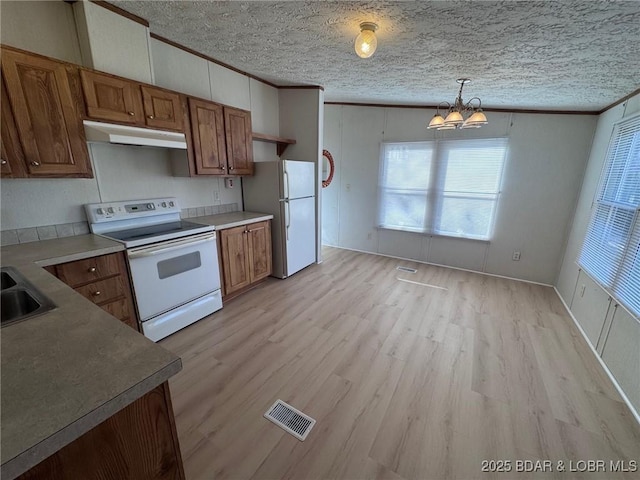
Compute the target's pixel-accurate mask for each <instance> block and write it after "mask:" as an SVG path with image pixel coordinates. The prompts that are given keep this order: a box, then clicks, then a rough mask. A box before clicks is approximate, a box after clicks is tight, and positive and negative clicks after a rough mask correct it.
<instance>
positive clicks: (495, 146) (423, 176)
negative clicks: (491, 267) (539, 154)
mask: <svg viewBox="0 0 640 480" xmlns="http://www.w3.org/2000/svg"><path fill="white" fill-rule="evenodd" d="M506 152H507V139H506V138H490V139H482V140H438V141H433V142H414V143H383V144H382V149H381V162H380V163H381V165H380V179H379V180H380V184H379V198H378V226H379V227H381V228H389V229H392V230H406V231H409V232H421V233H433V234H438V235H448V236H453V237H464V238H475V239H479V240H488V239H489V237H490V236H491V228H492V226H493V219H494V216H495V212H496V206H497V203H498V196H499V194H500V181H501V177H502V170H503V166H504V162H505V157H506Z"/></svg>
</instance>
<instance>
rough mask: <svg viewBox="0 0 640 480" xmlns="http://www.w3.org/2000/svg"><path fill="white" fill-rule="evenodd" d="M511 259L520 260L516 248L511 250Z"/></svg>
mask: <svg viewBox="0 0 640 480" xmlns="http://www.w3.org/2000/svg"><path fill="white" fill-rule="evenodd" d="M511 260H514V261H516V262H517V261H519V260H520V252H519V251H518V250H514V251H513V256H512V257H511Z"/></svg>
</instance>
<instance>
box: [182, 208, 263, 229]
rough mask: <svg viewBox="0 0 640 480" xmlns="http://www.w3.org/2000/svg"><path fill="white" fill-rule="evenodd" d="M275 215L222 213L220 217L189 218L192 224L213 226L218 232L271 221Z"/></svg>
mask: <svg viewBox="0 0 640 480" xmlns="http://www.w3.org/2000/svg"><path fill="white" fill-rule="evenodd" d="M272 218H273V215H271V214H269V213H258V212H231V213H221V214H219V215H207V216H205V217H193V218H189V219H188V220H189V221H190V222H196V223H204V224H205V225H213V226H215V227H216V230H222V229H224V228H232V227H239V226H240V225H246V224H248V223H253V222H261V221H262V220H271V219H272Z"/></svg>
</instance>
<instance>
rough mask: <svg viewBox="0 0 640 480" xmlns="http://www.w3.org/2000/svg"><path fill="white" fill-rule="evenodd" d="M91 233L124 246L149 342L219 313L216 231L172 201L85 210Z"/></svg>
mask: <svg viewBox="0 0 640 480" xmlns="http://www.w3.org/2000/svg"><path fill="white" fill-rule="evenodd" d="M85 210H86V213H87V218H88V220H89V225H90V227H91V231H92V232H93V233H94V234H96V235H100V236H103V237H105V238H109V239H111V240H115V241H118V242H120V243H123V244H124V246H125V247H126V249H127V258H128V261H129V269H130V272H131V281H132V284H133V290H134V294H135V299H136V305H137V309H138V315H139V318H140V320H141V322H142V331H143V333H144V334H145V336H147V337H148V338H150V339H151V340H153V341H158V340H160V339H162V338H164V337H166V336H168V335H171V334H172V333H174V332H176V331H178V330H180V329H182V328H184V327H186V326H188V325H190V324H192V323H194V322H196V321H198V320H200V319H202V318H204V317H206V316H207V315H210V314H211V313H213V312H215V311H217V310H219V309H221V308H222V294H221V291H220V268H219V265H218V250H217V243H216V232H215V227H213V226H211V225H202V224H198V223H193V222H188V221H185V220H181V219H180V207H179V205H178V200H177V199H176V198H173V197H167V198H154V199H148V200H129V201H122V202H107V203H93V204H88V205H85Z"/></svg>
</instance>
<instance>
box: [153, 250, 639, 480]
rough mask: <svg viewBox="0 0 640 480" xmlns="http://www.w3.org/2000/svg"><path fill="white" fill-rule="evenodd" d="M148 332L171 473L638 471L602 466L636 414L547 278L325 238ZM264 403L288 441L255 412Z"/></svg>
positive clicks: (635, 437) (370, 475)
mask: <svg viewBox="0 0 640 480" xmlns="http://www.w3.org/2000/svg"><path fill="white" fill-rule="evenodd" d="M397 265H405V266H411V267H413V268H416V269H417V270H418V272H417V273H415V274H411V273H405V272H401V271H398V270H396V268H395V267H396V266H397ZM402 280H408V282H407V281H402ZM410 282H414V283H410ZM424 284H428V285H433V286H437V287H441V288H433V287H430V286H426V285H424ZM161 343H162V345H163V346H164V347H166V348H168V349H169V350H171V351H173V352H175V353H177V354H178V355H180V356H181V357H182V360H183V363H184V369H183V371H182V372H181V373H180V374H178V375H176V376H175V377H174V378H173V379H172V380H171V382H170V386H171V390H172V397H173V407H174V410H175V413H176V424H177V429H178V434H179V437H180V444H181V449H182V455H183V458H184V462H185V471H186V475H187V478H188V479H216V480H222V479H227V478H237V479H321V478H327V479H365V478H366V479H392V480H401V479H407V480H409V479H438V480H440V479H449V478H455V479H474V478H481V479H488V478H504V479H507V478H509V479H511V478H517V479H527V478H544V479H552V478H563V479H564V478H588V479H609V478H635V479H637V478H640V473H637V472H636V473H626V474H620V473H612V472H611V468H612V467H611V465H610V463H609V462H610V461H614V464H615V462H617V461H624V464H622V463H619V464H618V466H619V467H620V466H623V468H628V467H630V468H628V469H631V470H632V469H633V468H632V467H633V463H629V462H632V461H640V427H639V426H638V424H637V423H636V422H635V419H634V418H633V416H632V415H631V413H630V412H629V410H628V409H627V407H626V405H625V404H624V403H623V402H622V400H621V399H620V397H619V395H618V393H617V392H616V390H615V389H614V387H613V385H612V384H611V382H610V381H609V379H608V377H607V376H606V375H605V373H604V372H603V371H602V369H601V367H600V365H599V364H598V362H597V360H596V359H595V358H594V357H593V355H592V353H591V351H590V350H589V348H588V346H587V345H586V343H585V341H584V340H583V338H582V337H581V335H580V334H579V332H578V331H577V329H576V328H575V326H574V325H573V323H572V321H571V319H570V318H569V316H568V315H567V313H566V312H565V311H564V308H563V306H562V304H561V302H560V300H559V299H558V297H557V296H556V294H555V292H554V291H553V289H551V288H548V287H542V286H538V285H531V284H527V283H523V282H517V281H512V280H506V279H500V278H494V277H489V276H483V275H479V274H474V273H470V272H464V271H458V270H453V269H447V268H441V267H434V266H427V265H422V264H417V263H412V262H406V261H399V260H395V259H390V258H385V257H380V256H373V255H367V254H360V253H355V252H350V251H346V250H339V249H334V248H326V249H325V250H324V263H322V264H321V265H314V266H311V267H309V268H307V269H305V270H303V271H302V272H300V273H298V274H296V275H295V276H293V277H291V278H289V279H287V280H284V281H283V280H276V279H269V280H268V281H267V282H266V283H264V284H262V285H261V286H260V287H258V288H256V289H255V290H253V291H251V292H249V293H247V294H245V295H243V296H241V297H239V298H237V299H235V300H233V301H231V302H229V303H228V304H225V307H224V309H223V310H221V311H220V312H217V313H215V314H214V315H213V316H211V317H209V318H206V319H204V320H202V321H200V322H198V323H196V324H194V325H192V326H190V327H188V328H186V329H184V330H182V331H181V332H178V333H176V334H174V335H172V336H171V337H169V338H168V339H166V340H164V341H162V342H161ZM278 398H280V399H282V400H284V401H285V402H288V403H290V404H291V405H292V406H294V407H296V408H297V409H299V410H302V411H303V412H304V413H306V414H308V415H310V416H311V417H313V418H315V419H316V421H317V423H316V425H315V427H314V428H313V430H312V431H311V433H310V434H309V436H308V437H307V439H306V440H305V441H304V442H300V441H298V440H297V439H296V438H294V437H293V436H291V435H289V434H287V433H285V432H284V431H283V430H281V429H280V428H278V427H277V426H275V425H273V424H272V423H270V422H268V421H267V420H265V419H264V418H263V417H262V415H263V413H264V412H265V411H266V410H267V409H268V408H269V407H270V406H271V404H272V403H273V402H274V401H275V400H277V399H278ZM505 460H506V461H510V462H511V464H510V466H511V471H510V472H508V473H502V474H498V473H491V471H492V470H495V469H496V468H498V467H500V466H502V467H503V468H504V469H507V468H509V466H508V465H509V464H507V463H506V462H505V463H502V464H500V463H499V462H500V461H505ZM517 460H522V461H523V460H531V461H533V462H535V461H537V460H540V461H544V460H548V461H551V462H553V463H552V465H551V468H552V470H553V471H551V472H549V471H547V472H538V473H535V472H533V473H527V472H521V471H518V470H522V469H523V468H524V466H525V465H523V464H516V461H517ZM589 460H592V461H596V460H604V471H603V470H602V468H601V466H602V464H592V465H591V467H589V464H587V463H586V462H587V461H589ZM483 461H487V462H485V466H486V467H488V469H489V472H483V471H482V467H483ZM491 461H497V462H498V463H495V462H493V463H489V462H491ZM558 461H563V462H565V463H564V466H565V469H566V471H565V472H564V473H560V472H558V471H557V462H558ZM570 461H571V462H573V463H571V464H570V463H569V462H570ZM580 462H585V463H580ZM519 465H520V468H519ZM531 465H533V466H536V464H535V463H533V464H527V466H531ZM547 465H548V464H547ZM537 466H538V467H540V468H543V467H544V466H545V464H542V463H539V464H537ZM596 468H599V469H600V471H599V472H595V473H580V472H575V471H574V472H572V471H570V470H585V471H586V472H588V471H589V470H594V469H596ZM638 468H639V470H638V472H640V465H638Z"/></svg>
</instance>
